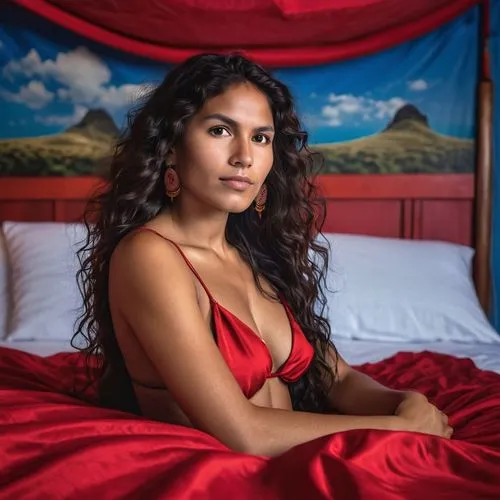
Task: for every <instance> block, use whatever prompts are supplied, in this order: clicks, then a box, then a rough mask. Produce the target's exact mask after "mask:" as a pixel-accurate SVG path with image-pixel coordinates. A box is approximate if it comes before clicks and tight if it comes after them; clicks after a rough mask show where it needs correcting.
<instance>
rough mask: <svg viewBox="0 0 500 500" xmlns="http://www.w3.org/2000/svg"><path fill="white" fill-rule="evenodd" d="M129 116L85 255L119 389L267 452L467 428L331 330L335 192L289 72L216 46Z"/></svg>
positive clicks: (92, 331) (145, 405) (107, 368)
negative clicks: (327, 315) (276, 74)
mask: <svg viewBox="0 0 500 500" xmlns="http://www.w3.org/2000/svg"><path fill="white" fill-rule="evenodd" d="M129 123H130V126H129V128H128V131H127V133H126V134H125V136H124V137H123V138H122V139H121V140H120V141H119V143H118V145H117V147H116V152H115V155H114V159H113V162H112V165H111V170H110V178H109V182H108V183H107V187H106V189H105V191H103V192H101V193H100V194H99V195H98V196H97V197H95V199H94V200H92V202H91V205H90V206H92V207H93V209H97V215H96V216H95V218H94V219H93V222H95V224H92V225H89V226H88V228H89V238H88V241H87V244H86V246H85V248H84V249H82V255H84V256H86V257H85V258H82V269H81V271H80V273H79V279H80V283H81V285H82V292H83V294H84V299H85V300H84V302H85V310H84V314H83V316H82V321H81V322H80V324H79V328H78V331H77V333H76V335H79V334H83V335H84V336H86V338H87V341H88V346H87V347H86V349H85V352H86V353H88V354H98V355H99V358H100V359H102V361H103V363H102V371H101V375H100V377H99V395H100V400H101V403H102V404H103V405H105V406H110V407H114V408H119V409H122V410H127V411H132V412H135V413H138V414H141V415H143V416H144V417H147V418H150V419H156V420H162V421H165V422H169V423H173V424H180V425H185V426H193V427H196V428H198V429H200V430H202V431H205V432H207V433H210V434H211V435H213V436H214V437H216V438H217V439H219V440H220V441H221V442H222V443H224V444H225V445H227V446H228V447H230V448H232V449H234V450H239V451H243V452H247V453H252V454H262V455H276V454H280V453H282V452H284V451H286V450H288V449H289V448H291V447H293V446H295V445H298V444H300V443H304V442H306V441H310V440H313V439H315V438H318V437H320V436H324V435H328V434H331V433H335V432H341V431H345V430H350V429H366V428H370V429H389V430H406V431H417V432H418V431H420V432H424V433H429V434H435V435H439V436H443V437H450V436H451V432H452V429H451V428H450V427H449V426H448V424H447V417H446V416H445V415H444V414H443V413H441V412H440V411H439V410H438V409H437V408H435V407H434V406H433V405H432V404H430V403H429V402H428V401H427V399H426V398H425V396H423V395H421V394H418V393H415V392H400V391H394V390H391V389H388V388H386V387H383V386H381V385H380V384H378V383H376V382H375V381H374V380H372V379H370V378H369V377H367V376H365V375H363V374H361V373H360V372H357V371H356V370H354V369H353V368H351V367H350V366H348V364H347V363H346V362H345V361H344V360H343V359H342V357H341V356H340V355H339V354H338V353H337V351H336V350H335V348H334V346H333V344H331V343H330V327H329V324H328V323H327V321H326V320H325V319H324V318H323V317H321V316H320V315H318V313H317V310H318V305H319V306H322V305H323V306H324V304H325V298H324V295H323V292H322V287H321V285H322V283H323V281H324V280H323V278H324V275H325V270H326V268H327V265H328V252H327V249H325V248H323V247H322V246H321V245H320V244H319V243H318V241H317V238H316V237H315V236H316V235H317V234H318V232H319V231H320V229H321V225H322V222H323V220H324V211H323V205H321V203H320V200H319V199H318V198H317V197H316V192H315V189H314V186H313V184H312V178H311V176H312V173H313V172H312V170H313V157H312V153H311V152H310V151H309V150H308V149H307V146H306V142H307V136H306V134H305V133H304V132H302V131H301V129H300V124H299V121H298V119H297V116H296V114H295V111H294V106H293V102H292V98H291V95H290V92H289V90H288V89H287V87H286V86H285V85H283V84H282V83H280V82H279V81H277V80H276V79H274V78H273V77H272V76H271V75H270V74H269V73H268V72H266V71H265V70H264V69H263V68H261V67H260V66H259V65H257V64H255V63H253V62H251V61H249V60H248V59H246V58H244V57H242V56H240V55H214V54H203V55H199V56H196V57H193V58H191V59H189V60H187V61H186V62H185V63H183V64H181V65H179V66H177V67H176V68H175V69H174V70H173V71H171V72H170V73H169V74H168V75H167V77H166V79H165V80H164V81H163V83H162V84H161V85H159V86H158V87H157V88H156V89H155V90H154V91H153V92H152V93H151V94H150V95H149V96H147V98H146V100H145V102H144V103H143V104H142V106H141V107H139V108H138V109H137V110H136V111H135V112H133V113H131V115H130V120H129ZM92 213H94V212H92ZM88 214H89V220H90V216H91V215H92V214H91V213H90V212H89V213H88Z"/></svg>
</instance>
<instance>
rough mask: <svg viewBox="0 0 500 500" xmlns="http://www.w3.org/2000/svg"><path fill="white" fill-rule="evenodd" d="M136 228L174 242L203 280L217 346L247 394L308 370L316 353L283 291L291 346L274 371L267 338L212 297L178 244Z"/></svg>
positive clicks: (281, 298)
mask: <svg viewBox="0 0 500 500" xmlns="http://www.w3.org/2000/svg"><path fill="white" fill-rule="evenodd" d="M137 230H142V231H149V232H151V233H154V234H156V235H158V236H160V237H161V238H163V239H165V240H167V241H169V242H170V243H172V244H173V245H174V246H175V248H177V250H178V251H179V253H180V254H181V256H182V258H183V259H184V261H185V262H186V264H187V265H188V267H189V268H190V269H191V271H192V272H193V274H194V275H195V276H196V278H197V279H198V281H199V282H200V284H201V286H202V287H203V289H204V290H205V292H206V293H207V295H208V298H209V300H210V304H211V308H212V315H213V325H214V335H215V340H216V342H217V346H218V348H219V350H220V352H221V354H222V357H223V358H224V360H225V361H226V363H227V365H228V366H229V369H230V370H231V372H232V373H233V375H234V377H235V378H236V380H237V381H238V384H239V385H240V387H241V389H242V391H243V393H244V394H245V396H246V397H247V398H251V397H252V396H253V395H254V394H255V393H256V392H257V391H258V390H259V389H261V388H262V386H263V385H264V383H265V382H266V380H267V379H269V378H273V377H279V378H280V379H281V380H283V381H284V382H295V381H296V380H298V379H299V378H300V377H301V376H302V375H303V374H304V373H305V372H306V371H307V369H308V368H309V365H310V363H311V361H312V359H313V357H314V349H313V348H312V346H311V344H310V343H309V342H308V340H307V339H306V337H305V335H304V332H303V331H302V329H301V328H300V326H299V324H298V323H297V322H296V321H295V318H294V317H293V314H292V312H291V310H290V307H289V306H288V304H287V302H286V300H285V298H284V296H283V294H281V293H280V294H279V298H280V301H281V303H282V304H283V307H284V309H285V312H286V314H287V317H288V321H289V324H290V330H291V336H292V348H291V351H290V354H289V356H288V358H287V359H286V361H285V362H284V363H283V364H282V365H281V366H280V367H279V368H278V369H277V370H276V371H274V372H273V370H272V368H273V360H272V357H271V353H270V352H269V348H268V347H267V345H266V343H265V342H264V340H263V339H262V338H261V337H260V336H259V335H258V334H257V333H256V332H255V331H254V330H252V328H250V327H249V326H248V325H247V324H245V323H244V322H243V321H241V320H240V319H239V318H238V317H237V316H235V315H234V314H233V313H232V312H231V311H228V310H227V309H226V308H225V307H223V306H222V305H221V304H219V303H218V302H217V301H216V300H215V299H214V298H213V296H212V294H211V293H210V290H209V289H208V288H207V287H206V285H205V283H204V282H203V280H202V279H201V277H200V275H199V274H198V273H197V272H196V269H195V268H194V267H193V265H192V264H191V262H190V261H189V260H188V258H187V257H186V256H185V255H184V252H183V251H182V250H181V248H180V247H179V245H177V243H175V242H174V241H172V240H170V239H168V238H166V237H165V236H163V235H161V234H160V233H158V232H157V231H155V230H154V229H151V228H148V227H141V228H138V229H137Z"/></svg>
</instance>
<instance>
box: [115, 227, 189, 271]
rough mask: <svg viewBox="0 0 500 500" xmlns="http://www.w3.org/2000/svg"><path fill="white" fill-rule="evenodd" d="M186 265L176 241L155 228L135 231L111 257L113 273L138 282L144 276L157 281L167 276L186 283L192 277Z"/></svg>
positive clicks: (128, 235) (126, 237)
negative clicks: (117, 272) (128, 276)
mask: <svg viewBox="0 0 500 500" xmlns="http://www.w3.org/2000/svg"><path fill="white" fill-rule="evenodd" d="M182 263H183V259H182V256H181V255H180V253H179V251H178V249H177V248H176V247H175V244H174V243H173V240H170V239H169V238H168V236H165V235H164V232H163V231H161V230H159V229H157V228H156V227H155V226H142V227H140V228H136V229H134V230H132V231H131V232H130V233H128V234H127V235H126V236H124V237H123V238H122V239H121V241H120V242H119V243H118V245H117V246H116V248H115V250H114V251H113V254H112V256H111V261H110V273H111V272H113V271H119V273H120V274H122V273H125V274H126V275H133V276H134V277H135V278H136V279H140V277H141V276H143V275H148V276H150V275H151V278H154V277H155V276H159V275H163V274H168V276H169V277H170V278H172V277H175V278H176V279H182V278H183V277H189V272H188V271H187V270H184V268H185V266H183V265H181V264H182ZM183 271H184V272H183ZM162 278H164V276H162Z"/></svg>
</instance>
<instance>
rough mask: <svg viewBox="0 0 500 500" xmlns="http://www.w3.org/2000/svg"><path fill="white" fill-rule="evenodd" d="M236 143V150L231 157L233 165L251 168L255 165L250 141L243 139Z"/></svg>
mask: <svg viewBox="0 0 500 500" xmlns="http://www.w3.org/2000/svg"><path fill="white" fill-rule="evenodd" d="M235 142H236V144H235V149H234V152H233V154H232V156H231V165H235V166H236V165H241V166H242V167H251V166H252V164H253V155H252V146H251V144H250V141H248V140H247V139H243V138H242V139H239V140H238V141H235Z"/></svg>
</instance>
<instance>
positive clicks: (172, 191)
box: [165, 165, 181, 202]
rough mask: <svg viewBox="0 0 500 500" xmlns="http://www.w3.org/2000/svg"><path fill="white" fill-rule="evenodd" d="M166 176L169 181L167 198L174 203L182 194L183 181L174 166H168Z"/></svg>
mask: <svg viewBox="0 0 500 500" xmlns="http://www.w3.org/2000/svg"><path fill="white" fill-rule="evenodd" d="M165 175H166V181H167V182H166V184H167V196H168V197H169V198H170V201H171V202H173V201H174V198H175V197H176V196H178V195H179V193H180V192H181V181H180V180H179V176H178V175H177V172H176V171H175V170H174V168H173V166H172V165H168V166H167V170H166V172H165Z"/></svg>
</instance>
